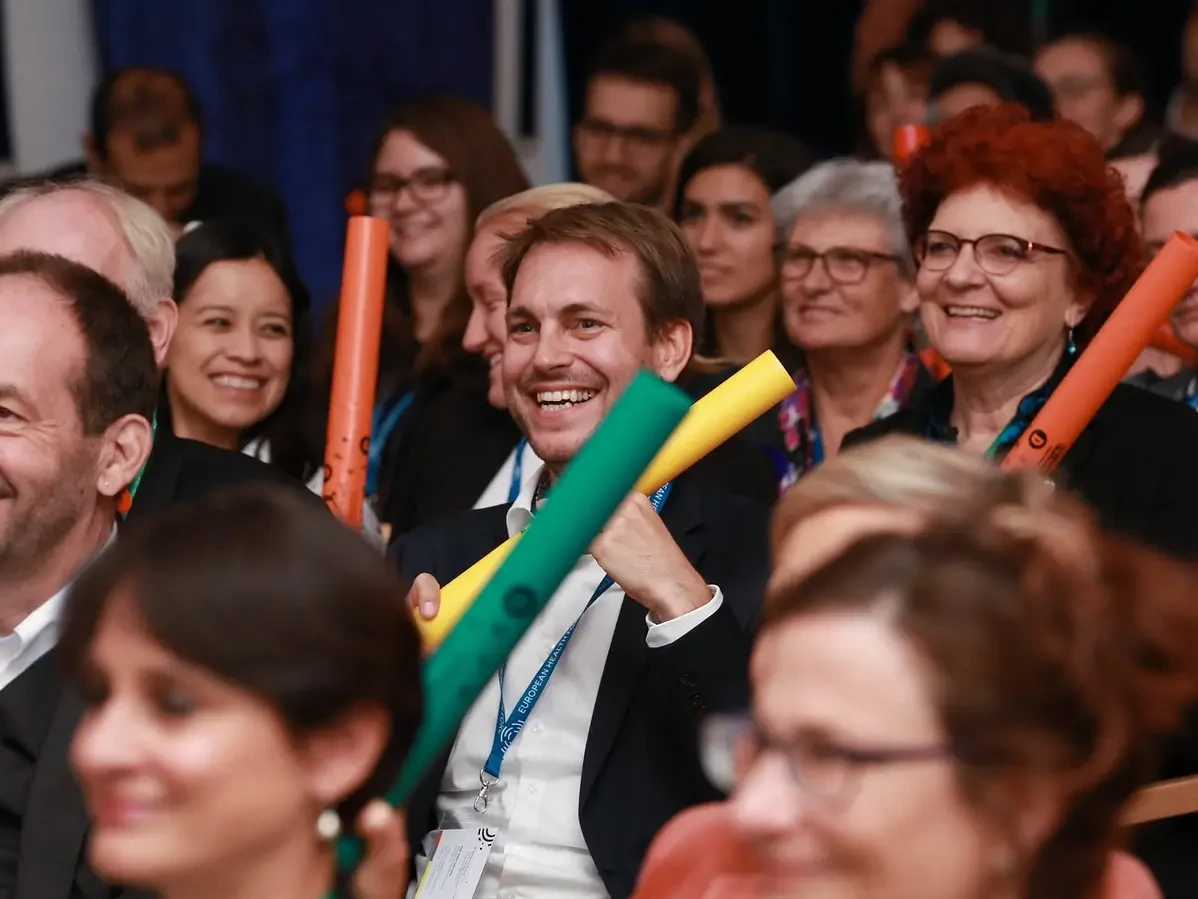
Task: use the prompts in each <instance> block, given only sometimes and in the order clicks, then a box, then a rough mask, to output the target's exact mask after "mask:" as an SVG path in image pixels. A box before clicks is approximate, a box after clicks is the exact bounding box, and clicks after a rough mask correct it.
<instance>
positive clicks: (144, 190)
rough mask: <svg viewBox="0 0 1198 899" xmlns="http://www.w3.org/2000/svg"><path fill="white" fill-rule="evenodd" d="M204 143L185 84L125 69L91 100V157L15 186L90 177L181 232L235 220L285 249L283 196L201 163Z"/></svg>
mask: <svg viewBox="0 0 1198 899" xmlns="http://www.w3.org/2000/svg"><path fill="white" fill-rule="evenodd" d="M202 142H203V111H202V110H201V109H200V104H199V101H198V100H197V99H196V97H195V95H194V94H193V93H192V92H191V88H190V87H188V85H187V83H186V82H184V81H183V79H182V78H180V77H179V76H178V75H176V74H175V73H173V72H168V71H165V70H163V69H151V68H141V67H137V68H127V69H119V70H117V71H114V72H112V73H110V74H108V75H107V76H106V77H105V78H104V79H103V80H102V81H101V82H100V84H99V85H98V86H97V87H96V90H95V93H94V94H93V95H92V103H91V127H90V130H89V131H88V133H87V135H86V136H85V137H84V141H83V144H84V151H85V158H84V159H83V160H80V161H79V162H75V163H70V164H68V165H64V166H62V167H60V168H57V169H55V170H54V171H51V172H44V173H42V174H39V175H34V176H32V177H27V178H21V179H19V180H18V181H16V182H13V184H11V185H9V187H10V188H12V187H16V186H19V185H21V184H25V183H31V182H43V181H52V182H68V181H73V180H77V179H79V178H83V177H86V176H88V175H91V176H95V177H100V178H104V179H105V180H107V181H109V182H110V183H112V184H115V185H117V186H119V187H120V188H122V189H123V190H125V191H127V192H128V193H130V194H132V195H133V196H135V197H137V198H139V199H141V200H142V201H144V202H145V203H147V204H149V205H150V206H151V207H152V208H153V209H154V211H155V212H157V213H158V214H159V215H161V216H162V217H163V218H164V219H165V220H166V221H167V222H168V223H169V224H170V225H171V227H172V228H173V229H174V230H175V232H176V233H177V232H178V231H179V230H180V229H181V228H182V227H183V226H184V225H186V224H187V223H188V222H193V221H207V220H209V219H218V218H219V219H234V220H237V221H240V222H243V223H245V224H248V225H253V226H255V227H257V228H260V229H261V230H263V231H266V232H268V233H270V234H271V235H272V236H274V237H275V238H277V239H278V240H279V241H280V242H282V243H283V244H284V245H285V244H286V242H287V239H288V229H287V210H286V207H285V206H284V205H283V200H282V198H280V197H279V195H278V194H277V193H276V192H275V190H274V189H273V188H271V187H270V186H269V185H267V184H264V183H262V182H261V181H258V180H256V179H254V178H251V177H249V176H248V175H244V174H242V173H241V172H238V171H235V170H233V169H230V168H226V167H225V166H221V165H216V164H214V163H206V162H201V158H200V157H201V145H202Z"/></svg>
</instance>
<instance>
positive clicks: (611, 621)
mask: <svg viewBox="0 0 1198 899" xmlns="http://www.w3.org/2000/svg"><path fill="white" fill-rule="evenodd" d="M503 252H504V265H503V271H504V281H505V286H506V288H507V293H508V297H509V300H508V338H507V340H506V342H505V345H504V349H503V361H502V365H503V382H504V389H505V393H506V397H507V407H508V410H509V411H510V412H511V414H512V416H513V417H514V418H515V419H516V421H517V423H518V424H519V426H520V429H521V431H522V432H523V433H524V435H525V436H526V437H527V438H528V441H529V443H530V444H531V446H532V448H533V449H534V450H535V451H536V453H537V455H538V457H539V458H540V459H542V460H544V465H543V467H542V468H541V470H540V471H539V473H538V472H531V473H530V474H531V475H532V476H531V477H530V478H529V479H528V480H527V481H526V482H525V484H524V487H523V489H522V490H521V491H520V494H519V495H518V496H517V498H516V500H515V502H513V503H511V504H510V505H508V506H499V507H494V508H490V509H480V510H473V511H470V512H465V513H461V514H459V515H456V516H454V517H452V518H448V519H445V520H442V521H440V522H434V523H432V524H429V525H426V526H424V527H421V528H418V529H416V530H415V531H413V532H412V533H411V534H409V535H408V536H407V537H406V538H404V539H403V540H401V541H399V542H398V543H397V544H396V546H395V547H394V550H393V552H394V556H395V558H396V560H397V562H398V564H399V565H400V567H401V568H402V570H403V571H404V573H405V574H407V575H408V576H409V577H412V576H417V575H419V578H418V579H417V583H416V585H415V587H414V590H413V595H412V601H413V604H414V605H416V606H417V607H419V608H420V609H421V611H422V614H428V612H429V611H431V609H432V608H435V607H436V606H437V604H438V602H439V590H440V588H439V584H440V583H444V582H446V581H447V580H449V579H450V578H452V577H454V576H455V575H457V574H459V573H460V572H461V571H462V570H463V569H465V568H466V567H467V566H469V565H470V564H471V563H473V562H474V561H476V560H477V559H478V558H479V557H481V556H482V555H484V554H485V553H486V552H487V551H489V550H490V549H492V548H493V547H494V546H495V545H496V544H498V543H500V542H502V541H503V540H504V539H505V538H507V537H508V536H510V535H512V534H513V533H516V532H518V531H519V530H521V529H522V528H523V527H524V526H526V525H527V523H528V521H529V520H530V519H531V517H532V516H533V515H535V514H536V509H537V506H538V504H539V502H540V500H541V498H542V495H543V494H544V492H545V490H546V489H548V488H549V486H550V485H551V483H552V481H553V479H554V478H555V477H556V476H557V474H558V473H559V472H560V471H561V470H563V468H564V467H565V466H566V465H568V464H569V462H570V460H571V459H572V458H573V456H574V454H575V453H576V452H577V451H578V449H579V448H580V447H581V446H582V445H583V443H585V441H586V440H587V438H588V437H589V436H590V435H591V434H592V433H593V431H594V430H595V428H596V427H597V426H598V424H599V422H600V421H601V420H602V418H603V417H604V415H605V414H606V412H607V410H608V409H609V408H611V406H612V404H613V403H614V402H615V401H616V400H617V398H618V397H619V395H620V393H621V392H622V391H623V390H624V389H625V387H627V385H628V383H629V382H630V381H631V379H632V378H633V376H634V375H635V374H636V372H637V371H638V370H639V369H641V368H649V369H650V370H652V371H654V372H656V373H657V374H658V375H659V376H661V377H662V378H664V379H666V380H670V381H672V380H674V379H675V378H677V376H678V375H679V374H680V373H681V372H682V371H683V369H684V368H685V366H686V364H687V362H688V361H689V360H690V358H691V354H692V351H693V346H694V337H695V334H696V333H697V332H698V331H699V329H700V328H701V326H702V319H703V314H704V309H703V299H702V289H701V285H700V282H699V273H698V269H697V266H696V263H695V261H694V257H693V256H692V254H691V253H690V251H689V250H688V249H687V246H686V243H685V241H684V240H683V238H682V235H681V234H680V232H679V231H678V229H677V228H676V227H675V226H674V225H673V224H672V223H671V222H669V220H668V219H666V218H665V217H664V216H663V215H661V214H660V213H658V212H657V211H655V210H651V209H648V208H646V207H642V206H635V205H632V204H626V203H607V204H601V205H583V206H574V207H569V208H565V209H558V210H555V211H553V212H550V213H548V214H546V215H545V216H543V217H541V218H540V219H537V220H535V221H533V222H532V223H530V224H529V225H528V226H527V227H526V229H525V230H524V231H523V232H522V233H521V234H520V235H519V236H517V237H515V238H514V239H513V240H512V241H511V242H510V243H509V244H508V245H507V247H506V248H505V249H504V251H503ZM766 529H767V512H766V510H765V508H764V507H763V506H759V505H758V504H756V503H754V502H752V501H751V500H748V499H744V498H740V497H737V496H734V495H731V494H726V493H723V492H722V491H720V490H719V489H718V488H716V487H713V486H711V485H710V484H709V482H706V481H703V480H699V479H696V478H693V477H688V476H686V475H683V476H681V477H679V478H678V479H677V480H676V482H675V483H674V484H673V485H671V487H670V489H668V490H663V491H659V492H658V493H657V494H656V495H655V496H654V497H653V498H652V499H649V498H646V497H644V496H641V495H639V494H637V495H633V496H631V497H629V498H628V500H627V501H626V502H625V503H624V505H623V506H622V507H621V508H620V510H619V511H617V513H616V514H615V516H613V518H612V520H611V521H610V522H609V523H608V525H607V526H606V528H605V529H604V531H603V532H602V534H601V535H600V536H599V537H598V538H597V539H596V541H595V542H594V544H593V545H592V547H591V552H590V554H588V555H587V556H584V557H583V558H581V559H579V560H578V562H577V563H576V564H575V566H574V568H573V570H572V571H571V572H570V574H569V575H568V576H567V578H566V580H565V581H564V582H563V584H562V586H561V587H560V588H559V589H558V591H557V592H556V593H555V594H554V596H553V598H552V599H551V600H550V602H549V605H548V606H547V608H546V610H545V611H544V612H543V613H542V614H541V616H539V617H538V619H537V621H536V622H535V623H534V624H533V626H532V628H530V630H529V632H528V633H527V634H526V635H525V637H524V639H523V640H522V641H521V642H520V644H519V645H518V646H517V647H516V649H515V651H514V652H513V653H512V654H511V655H510V656H509V658H508V660H507V662H506V664H505V668H504V671H503V676H501V677H498V678H496V679H493V680H492V682H491V683H490V684H489V685H488V686H487V688H486V689H485V690H484V691H483V693H482V695H481V696H480V697H479V698H478V700H477V701H476V702H475V704H474V706H473V707H472V708H471V710H470V712H469V713H468V714H467V716H466V719H465V721H464V722H463V724H462V727H461V730H460V731H459V733H458V737H457V740H456V743H455V745H454V747H453V749H452V751H451V752H450V753H448V754H447V756H446V757H445V759H444V760H443V763H442V764H441V765H438V766H437V767H436V768H435V770H433V771H431V772H430V773H429V775H428V777H427V779H426V780H425V782H424V783H423V784H422V785H421V787H420V788H419V790H418V791H417V792H416V794H415V795H414V796H413V797H412V800H411V801H410V803H409V805H408V826H409V838H410V841H411V842H412V845H413V846H421V850H422V851H420V852H418V853H417V857H416V864H417V872H418V875H420V874H421V873H422V872H424V871H426V867H427V865H437V864H439V862H438V857H437V856H436V855H435V854H433V855H432V858H431V861H427V858H428V856H429V854H430V852H431V848H432V845H433V842H434V832H435V831H436V829H437V828H438V826H440V827H442V828H445V829H458V828H461V829H467V830H468V829H470V828H474V827H483V828H491V829H493V830H494V832H495V833H496V834H498V836H497V838H496V840H495V842H494V843H493V844H492V848H491V851H490V855H489V856H488V859H487V863H486V867H485V870H484V871H483V872H482V874H481V892H479V895H495V894H496V893H497V892H499V894H500V895H503V891H505V890H512V891H513V892H514V893H519V894H520V895H525V896H528V897H534V899H536V897H545V899H549V897H554V899H559V897H570V896H594V895H599V894H603V893H606V894H607V895H610V896H613V897H617V899H619V897H625V896H628V895H630V894H631V892H632V889H633V886H634V884H635V880H636V876H637V872H638V871H639V868H640V864H641V860H642V859H643V857H644V853H645V851H646V849H647V847H648V845H649V842H650V840H651V839H652V837H653V835H654V834H655V833H656V832H657V830H658V828H659V827H660V826H661V825H662V824H664V823H665V821H667V820H668V819H669V818H670V817H671V816H673V815H674V814H676V813H677V812H678V811H680V810H682V809H683V808H686V807H688V806H690V805H694V804H697V803H700V802H704V801H708V800H711V799H714V798H716V796H717V793H716V790H715V788H714V787H713V786H712V785H711V784H710V783H709V782H708V781H707V779H706V777H705V776H704V773H703V769H702V766H701V764H700V760H699V757H698V752H697V743H698V741H697V731H698V726H699V724H700V722H701V720H702V718H703V717H704V716H705V715H707V714H708V713H710V712H712V711H715V710H720V709H725V710H727V709H731V708H737V707H743V706H744V704H745V703H746V701H747V698H748V686H747V683H748V656H749V647H750V643H751V634H752V632H753V630H754V627H755V623H756V620H757V617H758V610H759V607H760V600H761V596H762V593H763V590H764V584H765V581H766V577H767V575H768V570H769V566H768V558H767V555H766V545H767V541H766ZM563 635H564V636H563ZM559 669H560V670H559ZM526 684H527V685H528V687H527V688H526V687H525V685H526ZM432 689H433V690H434V691H435V690H436V685H432ZM497 709H499V715H498V718H497V715H496V710H497ZM525 719H527V725H526V724H525ZM513 734H515V735H516V736H515V738H514V739H513ZM442 861H444V860H442Z"/></svg>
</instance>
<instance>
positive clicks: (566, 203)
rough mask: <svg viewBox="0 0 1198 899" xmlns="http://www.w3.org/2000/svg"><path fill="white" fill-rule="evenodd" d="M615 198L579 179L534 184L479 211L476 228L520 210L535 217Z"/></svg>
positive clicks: (610, 200) (531, 217) (476, 229)
mask: <svg viewBox="0 0 1198 899" xmlns="http://www.w3.org/2000/svg"><path fill="white" fill-rule="evenodd" d="M614 200H615V197H613V196H612V195H611V194H609V193H608V192H607V191H605V190H603V189H602V188H598V187H592V186H591V185H589V184H582V183H580V182H577V181H563V182H562V183H560V184H543V185H541V186H540V187H530V188H529V189H528V190H522V191H520V193H518V194H512V195H511V196H510V197H504V198H503V199H502V200H496V201H495V202H494V203H492V204H491V205H490V206H488V207H487V208H486V209H484V210H483V211H482V212H480V213H479V214H478V218H477V219H476V220H475V222H474V230H475V231H476V232H477V231H478V230H479V229H481V228H482V227H483V226H484V225H486V224H487V223H488V222H493V221H496V220H497V219H500V218H507V217H508V216H515V215H516V214H517V213H520V214H523V215H524V216H526V217H527V218H529V219H534V218H539V217H540V216H542V215H544V214H545V213H546V212H552V211H553V210H554V209H565V208H567V207H570V206H581V205H583V204H586V203H611V202H613V201H614Z"/></svg>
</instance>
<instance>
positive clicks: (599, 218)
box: [498, 202, 705, 347]
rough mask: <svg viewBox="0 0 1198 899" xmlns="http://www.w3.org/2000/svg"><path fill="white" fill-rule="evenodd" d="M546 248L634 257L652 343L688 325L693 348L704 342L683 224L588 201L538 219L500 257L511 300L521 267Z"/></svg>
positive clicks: (640, 209) (636, 208)
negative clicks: (673, 328) (675, 325)
mask: <svg viewBox="0 0 1198 899" xmlns="http://www.w3.org/2000/svg"><path fill="white" fill-rule="evenodd" d="M542 244H556V245H562V244H577V245H580V246H584V247H589V248H590V249H592V250H597V251H598V252H600V253H602V254H603V255H604V256H607V257H609V258H612V259H615V258H616V257H618V256H619V255H620V254H622V253H630V254H632V255H633V256H634V257H635V258H636V261H637V267H638V268H639V269H640V273H641V277H640V283H639V284H638V285H637V299H638V300H640V303H641V310H642V311H643V312H644V315H645V328H646V330H647V332H648V334H649V337H650V339H653V338H657V337H660V336H661V334H662V333H663V332H664V331H665V329H666V328H667V327H668V326H669V325H671V324H673V323H675V322H679V321H684V322H686V323H687V324H689V325H690V326H691V333H692V347H694V346H697V345H698V344H699V341H700V340H701V339H702V337H703V319H704V312H705V309H704V306H703V285H702V283H701V282H700V280H699V266H698V263H697V262H696V261H695V256H694V253H693V252H692V251H691V249H690V246H689V245H688V244H687V242H686V239H685V238H684V237H683V236H682V232H681V231H680V230H678V226H677V225H675V224H674V223H673V222H671V221H670V220H669V219H668V218H666V217H665V216H664V215H663V214H662V213H660V212H658V211H657V210H656V209H650V208H649V207H647V206H640V205H637V204H634V203H619V202H615V203H588V204H584V205H580V206H568V207H566V208H564V209H554V210H553V211H551V212H547V213H545V215H543V216H541V217H540V218H538V219H533V220H532V221H531V222H529V223H528V225H527V226H526V227H525V228H524V229H523V230H522V231H520V232H519V233H518V234H516V235H514V236H513V237H511V238H510V239H509V240H508V241H507V242H506V243H505V244H504V245H503V247H502V248H501V249H500V251H499V254H498V259H499V262H500V268H501V271H502V273H503V284H504V287H505V288H506V290H507V294H508V302H511V296H512V287H513V285H514V284H515V283H516V274H517V273H518V272H519V270H520V263H522V262H523V261H524V257H525V256H527V255H528V253H529V252H530V251H531V250H532V249H533V247H537V246H540V245H542Z"/></svg>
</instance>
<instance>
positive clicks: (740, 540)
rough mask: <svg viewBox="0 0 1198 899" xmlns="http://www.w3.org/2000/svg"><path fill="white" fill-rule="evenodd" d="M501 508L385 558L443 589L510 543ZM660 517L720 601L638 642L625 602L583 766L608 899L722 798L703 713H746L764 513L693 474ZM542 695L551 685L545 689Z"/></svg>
mask: <svg viewBox="0 0 1198 899" xmlns="http://www.w3.org/2000/svg"><path fill="white" fill-rule="evenodd" d="M507 509H508V507H507V506H506V505H505V506H494V507H492V508H490V509H478V510H471V511H468V512H463V513H460V514H458V515H454V516H451V517H449V518H446V519H442V520H440V521H436V522H433V523H431V524H428V525H426V526H424V527H422V528H419V529H417V530H416V531H414V532H413V533H411V534H409V535H408V536H407V537H406V538H405V539H403V540H401V541H399V542H398V543H397V544H396V545H395V547H394V548H393V549H392V551H391V557H392V558H393V559H395V561H396V564H397V565H398V567H399V569H400V570H401V571H402V572H403V574H404V575H405V576H406V577H407V578H409V579H410V578H413V577H415V576H416V575H417V574H421V573H424V572H428V573H430V574H432V575H433V576H434V577H435V578H436V579H437V581H438V582H439V583H442V584H444V583H447V582H448V581H449V580H451V579H452V578H454V577H455V576H457V575H458V574H460V573H461V572H462V571H464V570H465V569H466V568H467V567H469V566H470V565H472V564H473V563H474V562H475V561H477V560H478V559H479V558H481V557H482V556H483V555H485V554H486V553H488V552H490V551H491V550H492V549H494V548H495V547H496V546H498V545H499V544H500V543H502V542H503V541H504V540H506V539H507V536H508V534H507V525H506V516H507ZM661 517H662V521H663V522H664V523H665V525H666V526H667V527H668V528H669V531H670V534H671V536H672V537H673V538H674V541H675V542H676V543H677V544H678V546H679V547H680V548H681V549H682V551H683V552H684V553H685V554H686V557H687V558H688V559H689V560H690V562H691V564H692V565H694V566H695V568H696V569H697V570H698V571H699V573H700V574H702V575H703V577H704V578H705V579H706V580H707V582H708V583H711V584H716V585H718V586H719V587H720V589H721V590H722V591H723V595H724V602H723V605H722V606H721V608H720V609H719V610H717V611H716V612H715V614H713V615H712V616H711V617H710V618H708V619H707V620H706V621H704V622H702V623H701V624H699V625H697V626H696V627H695V628H694V629H692V630H691V631H690V632H689V633H687V634H686V635H685V636H683V637H680V638H679V639H678V640H676V641H674V642H673V643H671V644H670V645H669V646H664V647H660V648H656V649H650V648H649V647H648V646H647V645H646V643H645V635H646V632H647V625H646V623H645V610H644V608H643V607H641V606H639V605H637V603H635V602H634V601H633V600H631V599H625V600H624V604H623V606H622V607H621V609H620V614H619V618H618V620H617V623H616V629H615V633H614V634H613V636H612V640H611V646H610V649H609V650H608V654H607V660H606V663H605V664H604V666H603V678H602V680H601V681H600V685H599V693H598V695H597V697H596V698H595V708H594V713H593V715H592V717H591V726H590V730H589V732H588V734H587V741H586V749H585V750H584V753H583V758H582V759H581V765H582V783H581V787H580V793H579V806H578V816H579V822H580V823H581V825H582V832H583V835H584V836H585V838H586V843H587V847H588V849H589V851H590V854H591V857H592V859H594V862H595V866H596V867H597V868H598V870H599V875H600V877H602V879H603V884H604V886H605V887H606V889H607V891H608V893H609V894H610V895H611V897H612V899H625V897H627V896H629V895H631V893H632V890H633V887H634V885H635V883H636V878H637V875H638V873H639V872H640V868H641V863H642V861H643V860H644V856H645V852H646V851H647V850H648V848H649V843H650V842H651V841H652V839H653V837H654V836H655V835H656V834H657V832H658V831H659V830H660V829H661V827H662V826H663V825H664V824H665V823H666V822H667V821H668V820H669V819H670V818H672V817H673V816H674V815H676V814H677V813H678V812H680V811H682V810H683V809H685V808H688V807H690V806H692V805H698V804H700V803H703V802H710V801H713V800H716V799H718V798H719V794H718V792H717V791H716V789H715V788H714V787H713V786H712V785H711V784H710V783H709V782H708V780H707V778H706V777H705V776H704V774H703V769H702V765H701V763H700V759H699V753H698V726H699V724H700V723H701V721H702V720H703V718H704V717H705V716H706V715H707V714H709V713H710V712H711V711H729V710H733V709H737V710H739V709H743V708H745V707H746V705H747V702H748V696H749V685H748V664H749V650H750V647H751V645H752V638H753V634H754V632H755V630H756V627H757V622H758V619H759V616H760V609H761V598H762V595H763V593H764V590H765V582H766V578H767V577H768V576H769V558H768V549H767V547H768V539H767V530H768V522H769V515H768V512H767V510H766V508H765V507H764V506H761V505H758V504H756V503H753V502H751V501H749V500H746V499H742V498H740V497H737V496H734V495H731V494H728V493H724V492H723V491H720V490H718V489H716V488H713V487H711V486H709V485H708V484H707V483H705V482H703V481H702V480H701V479H698V478H695V477H694V476H693V475H684V476H682V477H679V478H678V480H677V481H676V482H675V486H674V489H673V491H672V492H671V493H670V497H669V499H668V501H667V502H666V504H665V506H664V507H663V508H662V512H661ZM549 689H553V686H552V685H550V687H549ZM448 759H449V746H446V749H445V753H444V754H443V755H442V756H441V757H440V759H439V760H438V762H437V763H436V764H435V765H433V766H432V768H431V770H429V771H428V772H427V776H426V777H425V778H424V780H423V781H422V782H421V784H420V785H419V786H418V787H417V788H416V790H415V791H414V792H413V794H412V797H411V799H410V800H409V802H408V806H407V811H408V839H409V845H410V846H411V847H412V849H413V851H415V850H416V849H418V848H419V847H420V844H421V840H422V839H423V838H424V837H425V835H426V834H428V833H429V832H430V831H432V830H434V829H435V828H436V827H437V826H438V824H437V816H436V796H437V792H438V787H439V784H440V781H441V775H442V772H443V771H444V768H445V765H446V763H447V762H448Z"/></svg>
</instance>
